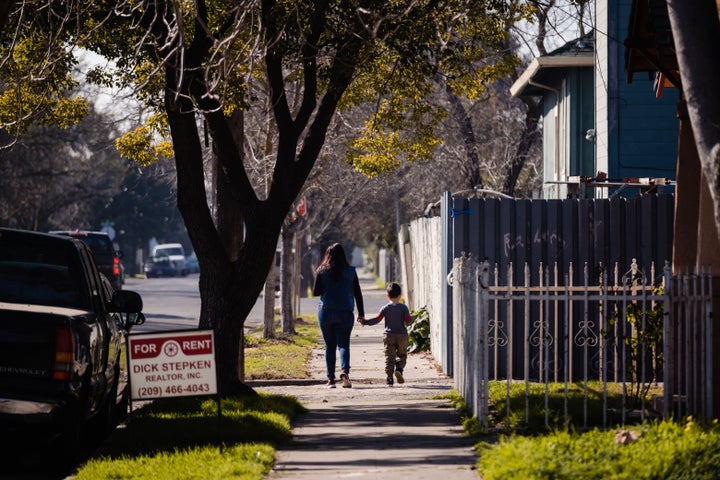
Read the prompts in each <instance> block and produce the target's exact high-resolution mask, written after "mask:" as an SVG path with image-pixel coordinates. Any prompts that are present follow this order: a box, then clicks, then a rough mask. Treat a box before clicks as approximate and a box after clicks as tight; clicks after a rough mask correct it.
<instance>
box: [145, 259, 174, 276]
mask: <svg viewBox="0 0 720 480" xmlns="http://www.w3.org/2000/svg"><path fill="white" fill-rule="evenodd" d="M143 271H144V272H145V278H159V277H174V276H176V275H178V271H177V268H176V267H175V263H173V261H172V260H170V257H168V256H167V255H160V256H157V257H150V258H149V259H147V261H146V262H145V264H144V265H143Z"/></svg>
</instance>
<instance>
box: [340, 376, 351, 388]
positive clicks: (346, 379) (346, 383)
mask: <svg viewBox="0 0 720 480" xmlns="http://www.w3.org/2000/svg"><path fill="white" fill-rule="evenodd" d="M340 380H342V384H343V385H342V386H343V388H352V383H350V377H348V374H347V373H341V374H340Z"/></svg>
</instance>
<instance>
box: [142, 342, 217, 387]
mask: <svg viewBox="0 0 720 480" xmlns="http://www.w3.org/2000/svg"><path fill="white" fill-rule="evenodd" d="M128 367H129V370H130V388H131V398H132V399H133V400H146V399H150V398H161V397H188V396H195V395H213V394H216V393H217V377H216V374H215V342H214V337H213V331H212V330H188V331H184V332H163V333H148V334H132V335H130V336H128Z"/></svg>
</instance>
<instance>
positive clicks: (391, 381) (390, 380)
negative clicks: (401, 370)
mask: <svg viewBox="0 0 720 480" xmlns="http://www.w3.org/2000/svg"><path fill="white" fill-rule="evenodd" d="M385 384H387V386H388V387H392V386H393V379H392V377H388V378H387V380H385Z"/></svg>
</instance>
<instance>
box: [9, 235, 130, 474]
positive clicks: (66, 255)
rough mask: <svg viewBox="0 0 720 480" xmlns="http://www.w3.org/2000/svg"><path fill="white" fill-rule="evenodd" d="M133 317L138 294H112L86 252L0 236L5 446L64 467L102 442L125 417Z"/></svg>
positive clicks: (52, 239) (68, 241)
mask: <svg viewBox="0 0 720 480" xmlns="http://www.w3.org/2000/svg"><path fill="white" fill-rule="evenodd" d="M141 310H142V299H141V298H140V295H138V294H137V293H135V292H131V291H127V290H114V289H113V288H112V286H111V285H110V283H109V281H108V280H107V279H106V278H103V275H102V274H101V273H100V272H99V271H98V269H97V267H96V265H95V261H94V260H93V254H92V252H91V250H90V248H89V247H88V246H87V245H86V244H85V243H83V242H81V241H79V240H76V239H74V238H69V237H68V236H60V235H49V234H44V233H38V232H29V231H24V230H14V229H8V228H0V432H2V435H3V439H4V440H6V441H7V440H9V439H12V445H13V448H15V445H22V446H23V449H22V450H21V452H22V453H23V454H28V452H29V453H30V454H31V455H34V456H35V458H41V457H40V455H42V454H45V453H48V454H52V455H56V456H57V459H55V460H56V461H58V462H63V463H64V462H73V461H74V459H76V458H78V456H79V455H80V453H82V452H83V448H84V447H85V446H86V445H91V443H89V442H93V441H98V440H100V439H101V438H102V437H104V436H105V435H106V434H107V433H109V432H110V430H111V429H113V428H114V427H115V425H116V424H117V421H118V419H119V418H120V416H122V415H123V414H124V413H125V412H126V409H127V398H128V393H129V392H128V389H127V383H126V382H124V381H123V379H122V375H121V370H123V369H124V365H123V364H124V362H122V361H121V352H122V349H123V348H124V347H125V334H126V331H125V329H126V327H129V325H130V324H140V323H142V322H143V321H144V317H143V315H142V313H140V312H141ZM2 453H7V451H6V450H5V449H3V452H2ZM58 464H60V463H58Z"/></svg>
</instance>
